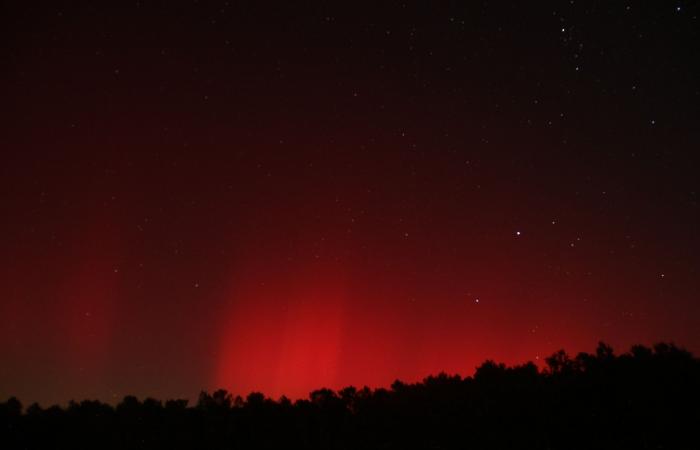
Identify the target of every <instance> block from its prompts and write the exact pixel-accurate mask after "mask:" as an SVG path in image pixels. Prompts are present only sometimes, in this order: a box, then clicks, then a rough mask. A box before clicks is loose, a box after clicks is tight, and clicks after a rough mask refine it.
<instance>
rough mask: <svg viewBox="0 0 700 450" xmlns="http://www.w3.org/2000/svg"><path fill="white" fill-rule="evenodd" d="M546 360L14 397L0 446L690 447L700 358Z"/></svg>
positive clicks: (3, 415)
mask: <svg viewBox="0 0 700 450" xmlns="http://www.w3.org/2000/svg"><path fill="white" fill-rule="evenodd" d="M547 365H548V368H547V369H546V370H544V371H538V370H537V367H536V366H535V365H533V364H531V363H530V364H526V365H523V366H516V367H505V366H503V365H501V364H495V363H493V362H491V361H487V362H485V363H484V364H483V365H482V366H481V367H479V368H478V369H477V371H476V373H475V375H474V376H473V377H468V378H464V379H462V378H460V377H459V376H447V375H444V374H440V375H438V376H434V377H428V378H426V379H425V380H423V382H422V383H417V384H404V383H401V382H399V381H397V382H395V383H394V384H393V385H392V386H391V389H389V390H386V389H377V390H370V389H367V388H364V389H361V390H356V389H355V388H352V387H348V388H345V389H343V390H341V391H339V392H333V391H330V390H326V389H322V390H318V391H315V392H312V393H311V394H310V396H309V399H308V400H300V401H296V402H293V403H292V402H290V401H289V400H286V399H284V398H282V399H281V400H279V401H273V400H271V399H267V398H265V397H264V396H263V395H262V394H259V393H253V394H250V395H248V397H247V398H245V399H242V398H240V397H237V398H232V397H231V396H230V395H229V394H228V393H226V392H225V391H217V392H214V393H213V394H211V395H210V394H207V393H204V392H203V393H202V394H201V395H200V398H199V401H198V403H197V405H195V406H192V407H188V405H187V402H186V401H184V400H168V401H166V402H165V403H162V402H160V401H157V400H153V399H146V400H144V401H139V400H137V399H136V398H134V397H126V398H124V400H123V401H122V402H121V403H120V404H118V405H117V406H116V408H115V407H112V406H110V405H107V404H104V403H100V402H96V401H82V402H80V403H71V404H70V406H68V407H67V408H65V409H64V408H59V407H51V408H48V409H42V408H40V407H38V406H37V405H32V406H30V407H28V408H26V409H24V410H23V409H22V406H21V405H20V403H19V402H18V401H17V400H15V399H10V400H8V401H6V402H5V403H0V432H1V433H2V434H1V436H0V439H1V440H0V447H1V448H5V449H16V448H17V449H20V448H21V449H24V448H28V449H77V448H90V449H161V448H162V449H178V448H187V449H225V448H242V449H249V448H251V449H252V448H269V449H273V448H274V449H284V448H289V449H346V448H347V449H375V448H376V449H405V448H421V449H423V448H424V449H437V448H455V449H457V448H458V449H472V448H473V449H485V448H491V449H506V448H507V449H513V448H522V449H567V450H570V449H659V448H665V449H668V448H678V449H680V448H684V449H690V448H700V437H699V436H700V435H699V434H698V424H700V402H699V400H700V360H698V359H696V358H694V357H693V356H692V355H691V354H690V353H688V352H686V351H684V350H681V349H678V348H676V347H674V346H672V345H667V344H659V345H657V346H655V347H654V349H649V348H646V347H641V346H637V347H633V348H632V350H631V351H630V352H629V353H626V354H624V355H621V356H615V355H614V354H613V353H612V349H610V348H609V347H607V346H606V345H604V344H601V345H600V346H599V347H598V350H597V352H596V354H594V355H591V354H586V353H582V354H579V355H578V356H577V357H575V358H573V359H570V358H569V357H568V356H566V354H565V353H564V352H559V353H557V354H555V355H552V356H551V357H550V358H548V359H547Z"/></svg>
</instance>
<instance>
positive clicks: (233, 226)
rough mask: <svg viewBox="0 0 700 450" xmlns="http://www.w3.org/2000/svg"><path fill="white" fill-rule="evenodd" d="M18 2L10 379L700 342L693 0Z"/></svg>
mask: <svg viewBox="0 0 700 450" xmlns="http://www.w3.org/2000/svg"><path fill="white" fill-rule="evenodd" d="M6 3H10V4H4V5H3V6H2V12H1V13H0V16H1V17H2V18H1V19H0V28H1V29H2V31H1V32H0V33H1V35H2V42H3V45H2V46H1V50H0V51H1V52H2V59H1V61H2V62H1V67H2V71H1V74H2V84H1V86H2V88H1V92H2V94H1V97H0V98H1V99H2V105H3V107H2V134H1V135H0V148H1V149H2V150H0V156H1V161H0V210H1V216H0V217H1V218H2V220H0V398H6V397H8V396H10V395H16V396H18V397H19V398H20V400H22V401H23V402H33V401H39V402H40V403H41V404H42V405H48V404H51V403H55V402H59V403H65V402H67V401H68V400H70V399H84V398H98V399H100V400H106V401H109V402H117V401H119V400H120V399H121V398H122V397H123V396H124V395H126V394H134V395H137V396H139V397H145V396H152V397H157V398H172V397H183V398H190V399H192V398H196V396H197V394H198V393H199V391H200V390H202V389H207V390H212V389H215V388H218V387H223V388H226V389H228V390H229V391H230V392H233V393H234V394H242V395H245V394H247V393H248V392H250V391H251V390H259V391H262V392H264V393H265V394H267V395H270V396H272V397H274V398H277V397H278V396H280V395H282V394H286V395H287V396H289V397H291V398H300V397H305V396H306V395H307V393H308V392H309V391H311V390H312V389H315V388H320V387H323V386H327V387H330V388H334V389H335V388H340V387H343V386H346V385H350V384H352V385H355V386H358V387H361V386H363V385H369V386H371V387H377V386H388V385H389V384H390V383H391V382H392V381H394V380H395V379H397V378H399V379H402V380H404V381H417V380H420V379H422V378H423V377H424V376H427V375H429V374H435V373H438V372H440V371H446V372H448V373H460V374H463V375H470V374H472V373H473V370H474V368H475V367H476V366H477V365H479V364H480V363H481V362H483V361H484V360H485V359H487V358H489V359H495V360H497V361H502V362H505V363H508V364H513V363H523V362H526V361H529V360H531V361H534V362H536V363H542V362H543V359H544V358H545V357H546V356H548V355H549V354H551V353H552V352H554V351H556V350H558V349H560V348H564V349H566V350H567V351H569V352H570V353H572V354H575V353H577V352H579V351H592V350H593V349H594V348H595V346H596V344H597V342H598V341H599V340H603V341H605V342H608V343H609V344H611V345H612V346H613V347H614V348H616V349H617V350H619V351H624V350H626V349H628V348H629V346H630V345H632V344H637V343H641V344H646V345H649V344H652V343H654V342H657V341H662V340H663V341H673V342H675V343H676V344H678V345H681V346H685V347H686V348H688V349H689V350H691V351H694V352H698V351H700V295H699V294H700V292H699V288H700V279H699V277H698V272H699V270H700V210H699V208H698V193H699V192H700V176H698V172H699V171H700V156H699V155H698V152H699V151H700V126H699V125H700V108H699V105H700V37H699V36H698V34H699V33H698V31H699V30H700V24H699V21H698V19H697V15H698V14H699V13H700V5H698V3H697V2H691V1H649V2H631V1H630V2H616V1H579V0H577V1H557V2H552V1H537V2H522V1H513V2H479V1H469V2H466V1H465V2H457V1H453V2H420V4H418V3H408V2H407V3H398V2H382V3H381V4H376V3H372V5H371V6H362V7H360V6H357V4H356V3H355V2H347V3H348V6H346V7H342V6H338V5H335V4H331V2H329V3H319V4H317V5H315V6H309V3H307V2H301V3H304V5H299V4H297V3H299V2H279V3H274V4H273V3H265V2H250V3H243V2H234V1H230V2H224V1H212V2H204V1H193V2H187V3H185V2H182V3H178V2H171V1H147V0H143V1H136V2H133V1H132V2H114V4H117V3H118V4H120V6H114V7H108V6H104V4H103V3H104V2H84V3H83V2H46V4H44V5H41V4H39V6H37V3H35V2H6ZM61 3H64V4H61ZM292 3H293V4H292ZM338 3H339V2H338ZM98 5H99V6H98Z"/></svg>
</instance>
